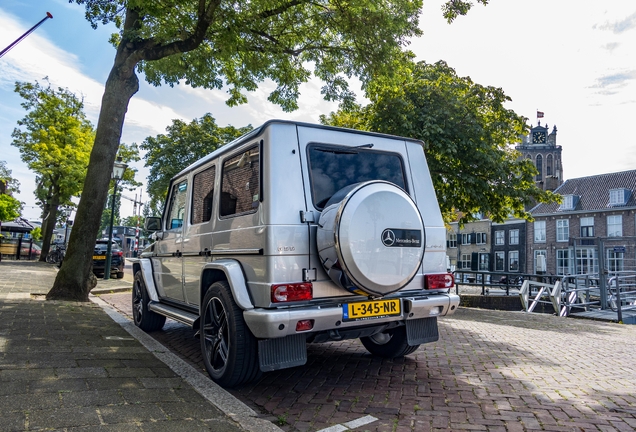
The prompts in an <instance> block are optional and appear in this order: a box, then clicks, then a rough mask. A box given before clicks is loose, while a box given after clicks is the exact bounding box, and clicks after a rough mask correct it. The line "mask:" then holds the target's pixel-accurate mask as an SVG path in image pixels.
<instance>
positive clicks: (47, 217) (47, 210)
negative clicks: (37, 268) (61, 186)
mask: <svg viewBox="0 0 636 432" xmlns="http://www.w3.org/2000/svg"><path fill="white" fill-rule="evenodd" d="M58 204H59V203H58ZM42 214H43V217H42V251H41V253H40V261H42V262H46V256H47V255H48V254H49V251H50V249H51V236H49V237H48V238H47V236H46V233H47V232H49V222H51V217H53V222H52V223H53V228H52V229H51V232H53V229H55V218H56V217H57V216H56V215H52V214H51V197H48V198H47V200H46V201H44V211H43V213H42Z"/></svg>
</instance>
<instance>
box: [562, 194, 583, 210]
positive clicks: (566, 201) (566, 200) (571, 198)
mask: <svg viewBox="0 0 636 432" xmlns="http://www.w3.org/2000/svg"><path fill="white" fill-rule="evenodd" d="M578 202H579V197H578V195H564V196H563V202H562V203H561V205H560V206H559V210H574V209H575V208H576V205H577V204H578Z"/></svg>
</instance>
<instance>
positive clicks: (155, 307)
mask: <svg viewBox="0 0 636 432" xmlns="http://www.w3.org/2000/svg"><path fill="white" fill-rule="evenodd" d="M148 309H150V310H151V311H153V312H156V313H158V314H159V315H163V316H166V317H168V318H171V319H173V320H175V321H179V322H180V323H183V324H185V325H188V326H190V327H194V323H195V321H196V320H198V319H199V316H198V315H195V314H193V313H190V312H186V311H183V310H181V309H177V308H175V307H172V306H168V305H165V304H162V303H159V302H155V301H151V302H149V303H148Z"/></svg>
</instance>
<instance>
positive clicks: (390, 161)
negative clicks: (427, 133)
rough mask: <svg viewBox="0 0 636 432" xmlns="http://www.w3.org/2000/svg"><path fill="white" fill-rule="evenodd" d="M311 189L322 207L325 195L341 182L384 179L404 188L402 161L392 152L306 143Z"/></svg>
mask: <svg viewBox="0 0 636 432" xmlns="http://www.w3.org/2000/svg"><path fill="white" fill-rule="evenodd" d="M307 151H308V154H309V171H310V181H311V193H312V199H313V203H314V206H316V208H317V209H320V210H322V209H323V208H324V207H325V204H327V201H329V198H331V196H332V195H333V194H335V193H336V192H338V191H339V190H340V189H342V188H343V187H345V186H349V185H352V184H355V183H360V182H365V181H369V180H385V181H388V182H391V183H394V184H396V185H397V186H399V187H401V188H402V189H404V190H407V189H406V181H405V176H404V163H403V161H402V158H401V157H400V155H398V154H396V153H388V152H380V151H374V150H369V149H365V148H356V147H340V146H332V145H324V144H312V145H310V146H309V147H308V150H307Z"/></svg>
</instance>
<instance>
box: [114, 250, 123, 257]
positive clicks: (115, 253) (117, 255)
mask: <svg viewBox="0 0 636 432" xmlns="http://www.w3.org/2000/svg"><path fill="white" fill-rule="evenodd" d="M113 256H116V257H120V256H124V253H123V252H121V251H120V252H113Z"/></svg>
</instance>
